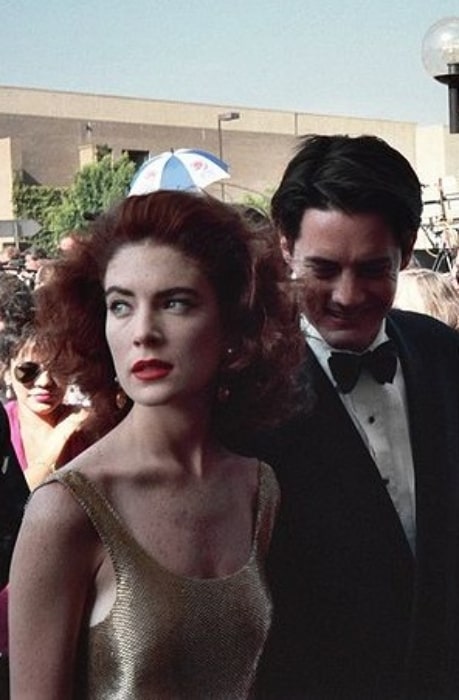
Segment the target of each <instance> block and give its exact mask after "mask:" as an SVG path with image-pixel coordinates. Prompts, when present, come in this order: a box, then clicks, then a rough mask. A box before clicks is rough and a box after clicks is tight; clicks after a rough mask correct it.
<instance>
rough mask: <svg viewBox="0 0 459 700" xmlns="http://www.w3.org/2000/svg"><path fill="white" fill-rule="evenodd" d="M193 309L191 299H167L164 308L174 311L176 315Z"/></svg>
mask: <svg viewBox="0 0 459 700" xmlns="http://www.w3.org/2000/svg"><path fill="white" fill-rule="evenodd" d="M192 307H193V302H192V301H191V300H190V299H184V298H180V299H178V298H177V299H166V301H165V302H164V308H165V309H166V310H167V311H174V312H176V313H184V312H185V311H188V310H189V309H191V308H192Z"/></svg>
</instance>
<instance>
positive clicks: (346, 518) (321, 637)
mask: <svg viewBox="0 0 459 700" xmlns="http://www.w3.org/2000/svg"><path fill="white" fill-rule="evenodd" d="M387 332H388V335H389V336H390V337H391V338H392V339H393V340H394V341H395V343H396V345H397V347H398V351H399V357H400V361H401V365H402V369H403V375H404V379H405V384H406V392H407V400H408V413H409V429H410V439H411V447H412V453H413V461H414V470H415V485H416V530H417V532H416V556H415V557H413V555H412V553H411V550H410V547H409V545H408V542H407V540H406V537H405V534H404V531H403V529H402V526H401V523H400V520H399V517H398V515H397V513H396V511H395V509H394V506H393V504H392V501H391V499H390V496H389V495H388V493H387V490H386V487H385V485H384V482H383V480H382V478H381V476H380V473H379V471H378V469H377V467H376V464H375V462H374V461H373V459H372V458H371V456H370V454H369V452H368V450H367V448H366V447H365V444H364V443H363V441H362V439H361V437H360V435H359V433H358V431H357V429H356V428H355V426H354V424H353V422H352V420H351V418H350V417H349V415H348V413H347V411H346V409H345V408H344V406H343V403H342V401H341V399H340V398H339V396H338V394H337V391H336V389H335V388H334V386H333V385H332V383H331V382H330V380H329V379H328V377H327V376H326V375H325V373H324V372H323V370H322V369H321V367H320V365H319V364H318V362H317V361H316V359H315V357H314V356H313V355H312V352H310V353H309V357H308V359H307V361H306V366H305V368H304V375H303V379H304V386H305V394H307V395H308V396H311V392H312V393H313V394H314V397H315V398H313V403H312V407H311V408H310V409H309V410H307V409H304V410H302V411H300V412H299V413H298V415H296V416H295V417H294V418H293V419H292V420H291V421H290V422H289V423H288V424H287V425H284V426H283V427H282V428H280V429H277V430H275V431H272V432H271V433H269V434H264V435H263V436H259V437H258V438H257V439H254V442H253V444H252V447H251V450H249V451H250V452H251V453H252V454H257V455H258V456H260V457H261V458H263V459H265V460H267V461H268V462H269V463H270V464H271V465H272V466H273V467H274V468H275V470H276V474H277V477H278V479H279V482H280V486H281V494H282V503H281V510H280V514H279V518H278V522H277V526H276V528H275V532H274V536H273V542H272V547H271V551H270V555H269V558H268V563H267V566H268V577H269V582H270V586H271V591H272V595H273V605H274V621H273V626H272V630H271V634H270V637H269V640H268V643H267V646H266V649H265V652H264V654H263V657H262V659H261V663H260V669H259V679H258V685H257V697H260V698H272V699H276V700H278V699H284V698H285V699H287V700H294V699H296V698H311V699H316V698H317V700H329V699H331V698H349V699H350V698H352V700H363V699H366V698H381V699H384V700H394V699H396V698H412V699H413V700H423V699H424V698H426V699H427V698H429V699H430V698H431V699H432V700H440V699H442V698H459V655H458V648H459V644H458V632H459V619H458V616H459V590H458V586H459V569H458V565H459V334H457V333H456V332H455V331H453V330H452V329H450V328H448V327H447V326H445V325H443V324H441V323H439V322H437V321H435V320H433V319H431V318H429V317H427V316H424V315H420V314H414V313H410V312H399V311H393V312H391V314H390V315H389V318H388V320H387ZM246 451H247V450H246Z"/></svg>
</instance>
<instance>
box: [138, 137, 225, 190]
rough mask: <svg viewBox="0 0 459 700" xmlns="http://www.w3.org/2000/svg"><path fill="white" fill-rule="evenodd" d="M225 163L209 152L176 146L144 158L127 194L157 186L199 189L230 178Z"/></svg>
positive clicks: (161, 188)
mask: <svg viewBox="0 0 459 700" xmlns="http://www.w3.org/2000/svg"><path fill="white" fill-rule="evenodd" d="M229 177H230V176H229V173H228V166H227V164H226V163H224V162H223V161H222V160H220V158H217V157H216V156H214V155H213V154H212V153H208V152H207V151H200V150H198V149H193V148H179V149H177V150H176V151H174V150H172V149H171V150H170V151H165V152H164V153H160V154H159V155H157V156H154V157H153V158H150V159H149V160H147V161H146V162H145V163H144V164H143V165H142V167H141V168H139V170H138V171H137V173H136V174H135V175H134V178H133V180H132V182H131V189H130V190H129V196H131V195H134V194H148V193H149V192H156V190H191V191H193V190H202V189H204V188H205V187H207V186H208V185H211V184H212V183H213V182H217V181H218V180H223V179H224V178H229Z"/></svg>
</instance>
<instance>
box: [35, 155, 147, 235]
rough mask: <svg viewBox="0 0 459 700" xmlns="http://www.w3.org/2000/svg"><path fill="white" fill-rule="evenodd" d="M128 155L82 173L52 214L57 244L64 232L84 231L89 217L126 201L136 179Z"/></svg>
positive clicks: (108, 157) (106, 159)
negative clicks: (126, 196) (127, 193)
mask: <svg viewBox="0 0 459 700" xmlns="http://www.w3.org/2000/svg"><path fill="white" fill-rule="evenodd" d="M134 171H135V165H134V163H132V162H131V161H130V160H129V158H128V157H127V155H123V156H122V157H121V158H119V159H118V160H117V161H113V160H112V157H111V155H105V156H103V157H102V158H101V159H100V160H99V161H98V162H96V163H91V164H90V165H86V166H85V167H84V168H82V170H80V171H79V172H78V173H77V175H76V177H75V180H74V182H73V184H72V185H71V186H70V187H69V188H68V189H67V190H66V192H65V193H64V196H63V198H62V202H61V203H60V205H58V206H57V207H56V208H55V209H54V211H53V214H52V217H51V219H50V222H49V228H50V231H51V232H52V234H53V235H54V238H55V240H56V241H57V240H58V238H59V236H60V235H61V234H62V233H63V232H64V231H72V230H73V231H78V230H84V229H85V228H86V227H87V225H88V217H91V216H96V215H97V214H100V212H102V211H104V210H106V209H108V208H109V207H110V206H111V205H112V204H114V203H115V202H116V201H117V200H119V199H122V198H123V197H124V196H125V195H126V192H127V190H128V187H129V183H130V181H131V180H132V177H133V175H134Z"/></svg>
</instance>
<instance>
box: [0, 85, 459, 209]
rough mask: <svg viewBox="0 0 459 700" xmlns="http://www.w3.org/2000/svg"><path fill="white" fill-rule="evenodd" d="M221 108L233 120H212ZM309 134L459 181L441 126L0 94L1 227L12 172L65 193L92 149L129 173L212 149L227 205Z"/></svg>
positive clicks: (257, 186)
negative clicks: (359, 141)
mask: <svg viewBox="0 0 459 700" xmlns="http://www.w3.org/2000/svg"><path fill="white" fill-rule="evenodd" d="M228 109H231V110H235V111H236V110H237V113H238V115H239V116H238V118H237V119H236V120H233V121H222V120H219V115H220V116H221V115H222V114H225V113H226V112H228ZM312 132H315V133H323V134H332V133H346V134H349V135H359V134H375V135H377V136H380V137H381V138H384V139H385V140H386V141H388V142H389V143H390V144H391V145H392V146H394V147H395V148H398V149H399V150H400V151H401V152H402V153H403V154H404V155H405V156H406V157H407V158H408V160H409V161H410V162H411V163H412V165H413V167H414V168H415V169H416V171H417V172H418V174H419V177H420V179H421V181H422V182H423V183H425V184H426V185H429V186H433V187H435V186H437V185H438V183H439V182H441V181H442V179H443V178H446V177H449V178H452V177H453V178H456V179H457V180H459V136H458V135H451V134H449V133H448V131H447V129H446V127H443V126H432V127H421V126H418V125H417V124H415V123H412V122H397V121H388V120H370V119H359V118H355V117H345V116H343V117H340V116H326V115H318V114H307V113H299V112H289V111H276V110H266V109H263V110H262V109H255V108H249V107H238V106H234V105H232V106H231V108H229V107H228V105H208V104H194V103H182V102H168V101H160V100H146V99H137V98H130V97H117V96H109V95H92V94H79V93H73V92H56V91H51V90H38V89H27V88H17V87H2V86H0V220H3V221H5V220H12V219H14V211H13V202H12V183H13V177H14V174H15V173H16V172H20V173H22V176H23V178H24V180H25V181H26V182H28V183H30V184H42V185H52V186H65V185H68V184H70V182H71V181H72V180H73V178H74V176H75V173H76V172H77V171H78V169H79V168H81V167H82V166H83V165H85V164H87V163H90V162H93V161H94V160H95V158H96V153H97V149H98V147H101V146H107V147H109V148H110V149H111V151H112V153H113V156H114V157H115V158H117V157H119V156H120V155H121V154H122V153H124V152H127V153H128V154H129V156H130V157H131V158H132V159H133V160H134V161H135V162H136V163H137V164H138V165H140V164H141V162H142V161H143V160H144V159H145V158H147V157H148V155H150V154H151V155H154V154H157V153H160V152H162V151H166V150H169V149H171V148H174V149H176V148H202V149H204V150H208V151H211V152H213V153H214V154H216V155H218V154H219V152H220V150H221V155H222V156H223V160H225V161H226V162H227V163H228V164H229V166H230V173H231V179H230V180H228V181H225V197H226V199H228V200H229V201H240V200H241V199H243V198H244V196H245V195H246V194H250V193H254V194H269V193H270V192H272V191H273V190H274V189H275V187H276V185H277V183H278V182H279V179H280V177H281V175H282V172H283V170H284V169H285V166H286V164H287V162H288V161H289V160H290V158H291V157H292V155H293V153H294V151H295V147H296V144H297V142H298V137H300V136H302V135H304V134H308V133H312ZM213 187H214V190H215V193H217V194H218V193H219V191H220V190H219V189H218V188H216V186H213ZM453 190H454V186H453ZM210 191H212V188H210Z"/></svg>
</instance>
